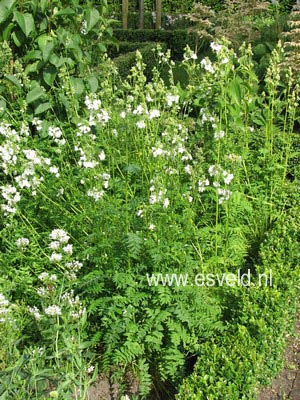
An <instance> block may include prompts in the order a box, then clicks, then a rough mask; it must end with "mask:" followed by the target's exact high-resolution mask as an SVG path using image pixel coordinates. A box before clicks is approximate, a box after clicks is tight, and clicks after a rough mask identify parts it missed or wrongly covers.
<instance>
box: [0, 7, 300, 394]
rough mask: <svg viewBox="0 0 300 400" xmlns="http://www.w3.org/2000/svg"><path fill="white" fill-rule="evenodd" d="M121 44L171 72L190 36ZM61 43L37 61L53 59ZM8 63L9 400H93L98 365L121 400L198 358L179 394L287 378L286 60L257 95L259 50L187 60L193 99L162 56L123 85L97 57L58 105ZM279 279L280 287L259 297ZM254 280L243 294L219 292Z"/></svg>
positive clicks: (67, 85) (2, 261) (290, 123)
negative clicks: (265, 280) (244, 275)
mask: <svg viewBox="0 0 300 400" xmlns="http://www.w3.org/2000/svg"><path fill="white" fill-rule="evenodd" d="M41 4H42V3H41ZM17 11H19V12H21V11H20V10H17ZM68 12H69V11H68ZM67 15H69V14H67ZM17 16H18V14H17ZM86 16H87V26H88V27H89V28H91V29H92V30H93V29H94V27H95V26H96V25H95V21H96V20H97V13H94V11H92V10H90V12H88V13H87V14H86ZM23 17H24V16H23ZM5 18H9V16H8V15H6V17H5ZM17 18H19V16H18V17H17ZM74 18H75V17H74ZM28 21H29V19H28V18H27V17H26V18H25V17H24V18H23V19H22V20H21V19H20V24H21V26H23V28H24V32H25V33H24V32H23V31H22V33H23V35H24V37H25V38H26V34H28V37H29V38H30V36H31V35H32V32H33V31H32V30H31V25H30V22H29V25H28V26H27V28H25V27H24V26H25V25H26V24H28ZM14 23H15V21H14ZM16 24H17V22H16ZM16 26H18V28H17V29H20V30H22V28H21V26H20V25H19V23H18V24H17V25H14V27H16ZM60 29H61V27H57V31H58V32H60ZM125 34H127V35H128V37H129V36H131V37H135V36H134V35H136V34H138V35H140V37H139V40H138V41H143V43H145V40H146V39H147V41H146V43H147V42H148V40H151V41H152V40H153V41H155V40H158V39H160V41H161V42H167V41H169V42H168V43H169V44H171V41H172V46H173V47H172V46H171V45H170V46H169V44H168V47H170V48H171V49H173V50H174V51H175V50H176V51H177V53H175V55H176V54H177V55H178V56H179V52H180V51H181V47H182V46H183V43H185V42H186V40H187V39H188V37H189V38H190V36H188V33H186V32H185V36H184V37H181V36H182V35H181V34H182V32H180V31H177V32H176V31H172V33H170V32H165V31H157V32H153V31H151V32H148V31H146V30H145V31H141V32H138V33H133V32H132V31H127V32H125V33H124V32H123V33H118V35H120V37H121V35H125ZM82 35H83V36H84V33H81V34H80V35H79V36H80V38H81V36H82ZM54 37H55V36H54ZM154 37H155V40H154ZM142 39H143V40H142ZM41 40H42V39H41ZM74 40H75V39H74ZM80 40H81V39H80ZM135 41H137V39H135ZM51 43H52V42H50V41H48V40H46V43H44V46H43V49H42V50H43V51H42V50H41V49H36V48H34V49H33V50H34V54H35V55H36V54H37V53H35V52H36V51H40V52H41V57H42V60H47V59H48V57H49V61H50V59H51V51H52V50H51V48H52V44H51ZM176 44H177V48H176ZM147 46H149V45H148V44H147V45H146V46H145V48H146V50H147V51H148V49H147ZM151 47H152V45H151ZM266 47H267V45H266ZM20 50H21V49H20ZM261 50H262V49H259V48H258V49H257V51H258V52H259V51H261ZM0 51H1V57H0V60H1V76H2V80H1V99H0V100H1V107H2V108H1V111H0V112H1V124H0V166H1V171H0V173H1V182H2V183H1V186H0V212H1V216H2V219H1V225H0V232H1V233H0V239H1V241H0V246H1V253H0V266H1V267H0V268H1V274H0V275H1V277H0V285H1V289H0V317H1V321H0V335H1V336H6V337H5V338H3V340H2V337H1V343H4V346H5V347H4V348H3V346H0V354H1V357H3V361H1V362H2V367H3V371H2V372H1V380H0V388H1V392H0V393H1V395H2V394H3V393H5V392H7V393H8V394H7V396H8V398H9V397H12V398H18V396H19V398H20V400H21V399H22V393H25V395H23V399H22V400H24V399H25V398H26V399H29V398H41V399H42V398H43V397H44V398H47V397H49V396H59V395H60V396H61V397H62V398H66V399H68V398H72V397H74V396H75V397H76V396H77V398H82V399H83V398H84V397H87V390H88V386H89V384H90V383H91V381H92V380H93V379H94V378H95V377H96V374H97V368H95V370H94V374H93V376H91V375H90V372H91V367H92V365H91V363H92V360H93V357H94V353H95V351H97V352H98V358H97V364H98V365H99V368H100V370H101V371H103V372H107V375H108V376H109V379H110V381H111V382H112V383H118V385H119V386H118V395H119V396H120V397H121V396H122V395H125V394H127V395H129V396H132V397H133V398H134V397H135V398H147V397H149V395H151V392H153V393H159V394H161V397H162V398H165V397H166V396H168V394H167V392H168V390H169V388H171V389H170V391H172V392H174V391H176V389H178V388H179V386H180V383H181V382H182V379H184V378H186V375H187V374H188V373H189V372H190V366H191V362H192V361H194V360H196V359H198V361H197V362H196V367H195V372H194V374H193V375H192V376H191V377H190V378H187V379H186V380H185V381H184V384H183V387H182V388H181V389H180V388H179V396H186V397H183V398H193V397H192V396H194V398H197V396H198V398H201V397H199V396H204V397H203V398H205V397H208V396H210V397H212V396H215V398H226V397H225V396H227V398H228V399H229V398H230V396H231V398H236V399H238V398H239V397H241V396H244V395H245V394H244V393H243V394H241V393H242V392H245V393H252V392H253V391H254V388H255V385H256V384H257V383H258V381H261V382H263V381H264V380H266V379H267V378H268V377H269V376H270V375H271V374H272V373H273V372H274V371H275V369H277V366H278V361H277V360H278V357H277V356H278V354H279V353H280V351H281V347H280V348H279V350H278V353H277V352H276V351H273V352H272V353H271V350H272V347H275V346H274V343H275V342H276V341H278V340H280V341H281V338H282V336H283V332H284V331H285V330H286V326H287V324H285V323H284V321H285V320H286V318H287V312H291V310H294V308H293V304H292V303H290V305H291V307H290V308H288V307H285V308H284V307H282V305H283V304H285V303H287V300H288V298H289V296H290V297H292V295H293V296H294V297H295V298H296V295H295V293H296V288H297V282H298V281H299V269H298V265H299V260H298V258H299V254H298V253H299V252H298V250H297V246H298V245H299V243H298V242H299V238H298V236H299V235H298V231H299V229H298V223H297V219H296V216H297V212H298V208H299V207H298V201H297V186H298V183H299V175H298V172H297V169H296V168H295V167H294V166H293V165H292V164H291V162H290V160H291V158H294V157H295V156H297V146H298V142H297V140H295V139H296V138H297V137H296V135H295V121H296V118H297V110H298V107H299V88H298V87H297V86H295V85H293V82H292V81H291V80H290V79H289V80H287V81H285V80H283V79H284V77H281V75H280V64H281V62H282V49H281V47H280V46H279V47H278V48H277V49H276V50H274V51H273V52H272V55H271V58H270V62H269V66H268V69H267V73H266V77H265V86H264V92H263V93H262V92H261V88H260V85H259V83H260V82H259V77H258V76H257V75H256V73H255V71H254V61H253V58H252V51H251V47H250V46H247V45H243V46H242V47H241V48H240V49H239V54H238V55H237V54H236V53H235V51H234V49H233V48H232V47H231V46H230V44H229V43H228V41H226V40H224V41H214V42H213V43H212V44H211V51H212V52H213V56H214V57H213V59H208V58H204V59H202V60H201V61H200V60H198V58H197V55H196V54H195V52H194V51H192V50H191V49H190V48H189V47H187V48H186V49H185V52H184V55H183V61H181V62H180V63H178V66H179V68H181V69H182V70H184V71H185V75H186V77H187V83H186V84H185V85H181V84H180V83H177V84H176V83H175V76H174V74H173V71H174V67H175V66H174V61H173V60H172V59H171V55H170V54H171V53H170V51H167V52H164V51H163V49H162V46H161V45H159V44H158V46H157V48H156V49H155V51H152V50H151V52H149V57H150V54H151V57H152V59H154V60H155V67H154V68H153V70H152V74H151V77H147V76H146V73H147V65H146V64H148V68H149V64H150V61H147V59H146V57H147V56H146V54H145V55H144V56H143V54H142V52H143V49H141V51H136V53H135V63H134V64H133V65H132V66H131V68H130V72H129V74H128V76H120V74H118V72H117V71H116V67H115V64H114V63H113V62H111V61H110V60H109V59H108V58H107V57H103V59H102V60H101V63H100V64H99V67H98V69H97V75H96V76H95V75H92V76H90V75H89V74H88V76H87V77H85V78H84V79H81V77H80V76H79V75H77V74H75V72H74V70H73V67H70V65H69V67H68V65H65V64H64V65H62V66H61V68H60V69H59V79H60V82H62V83H63V84H62V86H61V87H58V86H56V84H55V81H54V83H53V85H52V86H51V89H49V88H48V87H47V86H46V85H45V82H46V81H48V83H51V70H50V71H48V69H47V68H45V69H43V71H42V72H43V74H42V75H34V76H33V78H34V79H30V78H31V77H32V76H31V72H30V71H29V70H28V69H26V66H25V68H24V65H23V64H22V62H21V61H24V62H25V65H27V61H26V60H25V57H24V59H20V58H19V59H18V58H17V57H16V56H15V53H14V51H18V49H16V48H14V46H9V45H8V43H7V42H6V41H4V42H3V43H2V45H1V49H0ZM26 54H27V55H28V53H26ZM34 54H31V56H32V57H35V55H34ZM45 62H46V61H45ZM47 62H48V61H47ZM80 63H81V61H80V60H77V61H76V62H75V64H76V66H74V68H75V69H77V67H78V66H79V65H80ZM151 63H152V61H151ZM12 64H13V67H12ZM45 66H46V64H45ZM11 68H13V69H11ZM162 73H165V74H166V75H167V76H166V79H163V78H162ZM12 87H13V88H14V90H13V91H12V90H10V89H11V88H12ZM46 89H48V90H46ZM42 113H43V114H42ZM41 115H43V117H42V116H41ZM292 174H293V179H294V180H295V182H296V184H294V183H291V182H290V181H289V179H290V177H291V175H292ZM288 211H289V212H288ZM287 231H288V234H287ZM274 249H275V250H274ZM290 250H292V251H290ZM271 267H272V269H274V272H273V273H274V277H273V281H274V286H273V287H267V286H266V287H265V286H259V285H258V282H259V278H258V274H260V273H265V272H269V269H270V268H271ZM248 270H249V273H250V275H251V279H252V280H251V285H249V286H239V285H238V284H233V285H229V284H227V281H228V279H229V277H230V276H231V277H232V275H236V274H237V273H238V271H241V272H244V271H248ZM199 275H200V278H201V275H202V276H208V275H210V280H206V281H205V279H203V280H204V283H203V282H202V284H201V283H200V284H199ZM197 276H198V280H197V279H196V277H197ZM212 276H214V277H217V278H216V279H214V280H213V284H211V282H212ZM220 279H221V281H220ZM200 281H201V279H200ZM224 282H225V283H226V285H225V284H223V283H224ZM274 321H279V322H280V323H279V324H277V323H276V325H275V324H274ZM12 328H14V334H13V335H11V337H8V334H7V333H8V332H9V330H12ZM230 335H231V336H232V337H230ZM238 344H240V345H241V349H240V348H239V345H238ZM41 347H43V352H42V351H41V350H40V348H41ZM266 354H272V356H271V357H270V358H269V360H268V361H267V363H266V362H265V363H263V361H265V360H266V358H267V357H266V356H265V355H266ZM249 369H251V371H252V373H251V374H249V376H248V378H247V374H245V372H246V371H248V370H249ZM245 376H246V378H245ZM196 381H198V383H199V382H200V385H198V386H197V387H196V383H195V382H196ZM200 391H203V393H200ZM251 391H252V392H251ZM51 392H54V394H53V393H52V394H51ZM20 393H21V394H20ZM251 395H252V394H251ZM189 396H190V397H189ZM221 396H223V397H221ZM249 396H250V394H249ZM212 398H214V397H212Z"/></svg>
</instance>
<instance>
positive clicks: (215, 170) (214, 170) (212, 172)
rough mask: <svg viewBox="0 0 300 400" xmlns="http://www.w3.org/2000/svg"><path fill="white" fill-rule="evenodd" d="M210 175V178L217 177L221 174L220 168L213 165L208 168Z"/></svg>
mask: <svg viewBox="0 0 300 400" xmlns="http://www.w3.org/2000/svg"><path fill="white" fill-rule="evenodd" d="M208 173H209V175H210V176H215V175H217V174H219V173H220V168H219V167H218V166H217V165H211V166H210V167H209V168H208Z"/></svg>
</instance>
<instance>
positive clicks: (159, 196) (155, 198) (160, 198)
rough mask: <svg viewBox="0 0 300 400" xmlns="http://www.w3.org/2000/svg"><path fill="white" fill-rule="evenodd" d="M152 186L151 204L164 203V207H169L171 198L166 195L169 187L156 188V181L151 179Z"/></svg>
mask: <svg viewBox="0 0 300 400" xmlns="http://www.w3.org/2000/svg"><path fill="white" fill-rule="evenodd" d="M151 183H152V186H151V187H150V193H151V194H150V197H149V204H156V203H160V204H162V205H163V207H164V208H168V207H169V204H170V200H169V199H168V197H166V196H165V195H166V193H167V189H160V190H158V191H157V190H156V189H155V187H154V185H153V183H154V181H153V180H152V181H151Z"/></svg>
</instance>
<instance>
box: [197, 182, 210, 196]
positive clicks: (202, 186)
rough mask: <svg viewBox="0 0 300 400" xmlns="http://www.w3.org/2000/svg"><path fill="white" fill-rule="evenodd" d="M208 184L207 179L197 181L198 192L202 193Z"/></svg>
mask: <svg viewBox="0 0 300 400" xmlns="http://www.w3.org/2000/svg"><path fill="white" fill-rule="evenodd" d="M207 186H209V180H208V179H204V180H203V181H201V180H200V181H198V192H200V193H203V192H204V191H205V189H206V187H207Z"/></svg>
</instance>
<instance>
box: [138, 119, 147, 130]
mask: <svg viewBox="0 0 300 400" xmlns="http://www.w3.org/2000/svg"><path fill="white" fill-rule="evenodd" d="M136 126H137V127H138V128H139V129H144V128H145V127H146V124H145V121H144V120H141V121H138V122H137V123H136Z"/></svg>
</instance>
